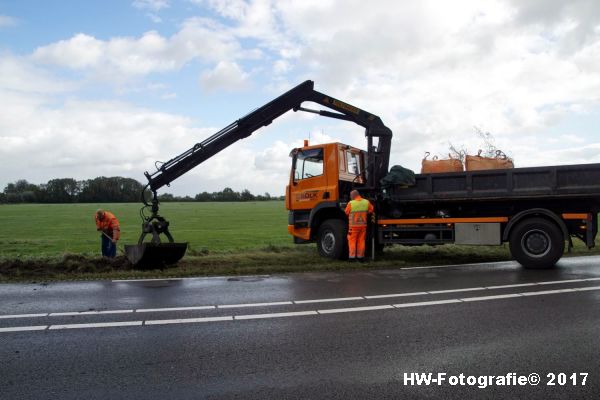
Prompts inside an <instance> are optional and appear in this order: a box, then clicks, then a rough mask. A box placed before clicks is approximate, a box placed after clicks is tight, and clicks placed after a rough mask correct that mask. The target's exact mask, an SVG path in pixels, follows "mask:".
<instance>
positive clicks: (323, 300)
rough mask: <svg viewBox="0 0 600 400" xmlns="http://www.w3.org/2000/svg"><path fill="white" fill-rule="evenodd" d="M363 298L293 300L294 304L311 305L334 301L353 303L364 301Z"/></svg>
mask: <svg viewBox="0 0 600 400" xmlns="http://www.w3.org/2000/svg"><path fill="white" fill-rule="evenodd" d="M364 299H365V298H364V297H363V296H357V297H335V298H329V299H313V300H294V304H311V303H329V302H335V301H353V300H364Z"/></svg>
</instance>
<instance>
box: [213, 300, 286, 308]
mask: <svg viewBox="0 0 600 400" xmlns="http://www.w3.org/2000/svg"><path fill="white" fill-rule="evenodd" d="M291 304H294V303H292V302H291V301H271V302H268V303H243V304H223V305H218V306H217V308H240V307H265V306H282V305H291Z"/></svg>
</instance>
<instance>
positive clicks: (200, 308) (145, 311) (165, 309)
mask: <svg viewBox="0 0 600 400" xmlns="http://www.w3.org/2000/svg"><path fill="white" fill-rule="evenodd" d="M215 308H217V306H192V307H168V308H138V309H136V310H135V312H136V313H148V312H164V311H190V310H213V309H215Z"/></svg>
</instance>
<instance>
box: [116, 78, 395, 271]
mask: <svg viewBox="0 0 600 400" xmlns="http://www.w3.org/2000/svg"><path fill="white" fill-rule="evenodd" d="M303 102H313V103H317V104H320V105H322V106H324V107H327V108H329V109H330V110H333V111H329V110H312V109H307V108H304V107H302V103H303ZM290 110H293V111H306V112H311V113H316V114H319V115H321V116H324V117H329V118H336V119H340V120H345V121H351V122H354V123H356V124H358V125H360V126H362V127H364V128H365V136H366V137H367V139H368V151H367V172H368V173H367V176H368V179H367V184H368V186H371V187H374V186H375V185H376V183H377V182H378V181H379V179H381V178H382V177H383V176H384V175H385V174H386V173H387V169H388V163H389V155H390V147H391V140H392V131H391V130H390V129H389V128H388V127H387V126H385V125H384V124H383V121H382V120H381V118H379V117H378V116H376V115H373V114H370V113H368V112H366V111H364V110H361V109H360V108H358V107H355V106H353V105H350V104H347V103H344V102H343V101H340V100H337V99H336V98H333V97H331V96H328V95H326V94H323V93H320V92H318V91H316V90H314V82H313V81H310V80H307V81H305V82H303V83H301V84H300V85H298V86H296V87H294V88H293V89H291V90H289V91H287V92H286V93H284V94H282V95H281V96H279V97H277V98H276V99H274V100H272V101H270V102H269V103H267V104H265V105H263V106H262V107H259V108H257V109H256V110H254V111H252V112H250V113H249V114H247V115H246V116H244V117H242V118H240V119H238V120H237V121H235V122H233V123H231V124H229V125H228V126H226V127H225V128H223V129H222V130H220V131H219V132H217V133H215V134H214V135H212V136H210V137H209V138H207V139H205V140H203V141H202V142H200V143H196V144H195V145H194V146H193V147H192V148H190V149H188V150H187V151H185V152H183V153H181V154H180V155H178V156H177V157H175V158H172V159H170V160H169V161H167V162H164V163H160V162H157V163H156V171H154V172H152V173H149V172H147V171H146V172H145V173H144V175H145V176H146V178H147V179H148V183H147V185H146V186H145V187H144V190H143V191H142V202H143V203H144V207H143V208H142V210H141V211H140V214H141V216H142V221H143V222H142V234H141V236H140V238H139V240H138V244H137V245H130V246H125V252H126V254H127V257H128V258H129V260H130V261H131V262H132V263H133V264H134V265H139V264H145V263H150V262H151V263H153V264H158V265H160V264H168V263H174V262H177V261H178V260H179V259H181V257H183V255H184V254H185V250H186V248H187V243H175V242H174V240H173V237H172V236H171V234H170V233H169V222H168V221H167V220H166V219H165V218H163V217H162V216H160V215H159V214H158V210H159V206H158V203H159V202H158V196H157V191H158V190H159V189H160V188H162V187H163V186H165V185H166V186H168V185H169V184H170V183H171V182H173V181H174V180H175V179H177V178H179V177H180V176H182V175H183V174H185V173H186V172H188V171H190V170H191V169H193V168H194V167H196V166H197V165H199V164H201V163H203V162H204V161H206V160H208V159H209V158H211V157H212V156H214V155H215V154H217V153H219V152H220V151H221V150H224V149H225V148H227V147H229V146H231V145H232V144H233V143H235V142H237V141H238V140H240V139H244V138H246V137H248V136H250V135H251V134H252V133H253V132H255V131H256V130H258V129H260V128H262V127H263V126H267V125H269V124H271V122H273V120H275V119H276V118H278V117H280V116H281V115H283V114H285V113H286V112H288V111H290ZM373 138H378V143H377V147H374V146H373ZM148 189H149V190H150V192H151V194H152V198H151V200H149V199H147V191H148ZM149 201H150V203H149ZM146 208H150V209H151V212H152V213H151V215H150V216H146V215H145V213H144V210H145V209H146ZM148 234H150V235H151V236H152V240H151V242H150V243H145V242H144V238H145V237H146V235H148ZM161 234H164V235H165V236H166V237H167V239H168V241H169V243H161V240H160V235H161Z"/></svg>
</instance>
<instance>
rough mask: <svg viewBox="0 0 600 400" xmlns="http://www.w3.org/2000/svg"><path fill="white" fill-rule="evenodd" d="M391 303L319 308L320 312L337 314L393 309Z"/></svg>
mask: <svg viewBox="0 0 600 400" xmlns="http://www.w3.org/2000/svg"><path fill="white" fill-rule="evenodd" d="M392 308H394V307H392V306H391V305H390V304H384V305H381V306H367V307H350V308H328V309H327V308H326V309H324V310H317V312H318V313H319V314H336V313H345V312H355V311H374V310H389V309H392Z"/></svg>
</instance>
